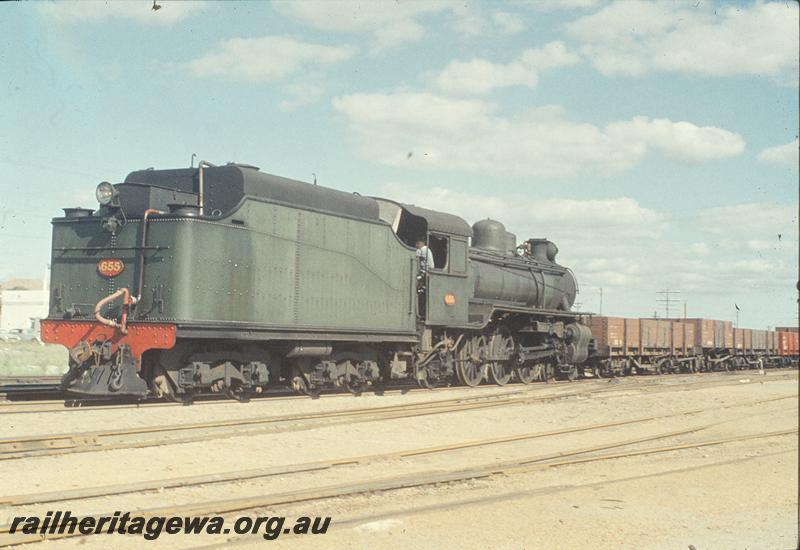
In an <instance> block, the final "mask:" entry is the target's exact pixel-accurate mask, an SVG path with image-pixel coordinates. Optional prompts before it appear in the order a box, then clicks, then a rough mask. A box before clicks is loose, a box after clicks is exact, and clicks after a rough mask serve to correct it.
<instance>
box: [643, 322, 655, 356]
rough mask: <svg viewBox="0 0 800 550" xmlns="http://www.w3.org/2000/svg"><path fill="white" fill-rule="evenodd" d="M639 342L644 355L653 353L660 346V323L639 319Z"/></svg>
mask: <svg viewBox="0 0 800 550" xmlns="http://www.w3.org/2000/svg"><path fill="white" fill-rule="evenodd" d="M639 342H640V343H641V347H642V350H641V352H642V355H646V354H648V353H652V352H653V350H655V349H656V348H657V347H658V346H657V345H656V344H657V342H658V321H657V320H656V319H639Z"/></svg>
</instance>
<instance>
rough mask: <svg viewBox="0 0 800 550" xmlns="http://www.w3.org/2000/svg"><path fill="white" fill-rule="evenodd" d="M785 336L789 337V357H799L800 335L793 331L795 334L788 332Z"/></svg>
mask: <svg viewBox="0 0 800 550" xmlns="http://www.w3.org/2000/svg"><path fill="white" fill-rule="evenodd" d="M787 334H788V335H789V342H790V347H789V355H791V356H793V357H797V356H798V355H800V333H798V332H797V331H795V332H788V333H787Z"/></svg>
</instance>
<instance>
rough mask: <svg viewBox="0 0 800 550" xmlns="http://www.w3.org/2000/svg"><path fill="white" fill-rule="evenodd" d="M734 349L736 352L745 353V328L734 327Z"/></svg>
mask: <svg viewBox="0 0 800 550" xmlns="http://www.w3.org/2000/svg"><path fill="white" fill-rule="evenodd" d="M733 349H734V350H735V351H736V353H744V329H741V328H735V329H733Z"/></svg>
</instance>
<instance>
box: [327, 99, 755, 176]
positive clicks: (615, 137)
mask: <svg viewBox="0 0 800 550" xmlns="http://www.w3.org/2000/svg"><path fill="white" fill-rule="evenodd" d="M333 103H334V107H335V108H336V110H337V111H339V112H340V113H342V114H343V115H344V116H345V117H346V118H347V121H348V122H349V126H350V130H351V132H352V133H353V135H354V137H355V138H356V140H357V144H358V146H359V148H360V151H361V153H362V154H363V155H364V156H365V157H367V158H369V159H371V160H373V161H375V162H379V163H382V164H388V165H395V166H398V165H402V166H408V167H427V168H436V169H449V170H458V171H468V172H476V173H487V174H492V175H512V176H523V177H543V178H557V177H569V176H574V175H577V174H592V175H603V174H605V175H608V174H613V173H618V172H621V171H624V170H627V169H629V168H631V167H632V166H634V165H635V164H637V163H638V162H640V161H641V160H642V159H643V158H644V157H645V156H646V155H647V153H648V151H650V150H652V151H656V152H659V153H661V154H663V155H665V156H668V157H670V158H673V159H675V160H679V161H692V162H696V161H700V160H711V159H718V158H723V157H726V156H733V155H736V154H738V153H739V152H740V151H741V149H742V148H743V146H744V145H743V144H744V142H743V141H742V138H741V137H740V136H738V135H737V134H734V133H732V132H729V131H727V130H723V129H720V128H713V127H698V126H696V125H694V124H691V123H688V122H672V121H670V120H667V119H657V120H650V119H648V118H646V117H636V118H634V119H632V120H629V121H621V122H615V123H612V124H610V125H608V126H607V127H606V128H600V127H597V126H594V125H592V124H587V123H581V122H574V121H571V120H569V119H568V118H567V117H566V116H565V115H564V113H563V111H562V110H561V109H560V108H558V107H552V106H551V107H544V108H539V109H531V110H528V111H525V112H521V113H515V114H513V115H511V116H508V117H504V116H501V115H499V114H497V107H496V106H495V105H494V104H492V103H489V102H486V101H481V100H474V99H452V98H445V97H442V96H438V95H434V94H429V93H411V92H398V93H394V94H353V95H347V96H342V97H338V98H336V99H334V102H333ZM409 152H411V153H412V154H411V156H409Z"/></svg>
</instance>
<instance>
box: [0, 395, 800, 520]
mask: <svg viewBox="0 0 800 550" xmlns="http://www.w3.org/2000/svg"><path fill="white" fill-rule="evenodd" d="M796 397H797V394H791V395H784V396H777V397H771V398H768V399H759V400H754V401H745V402H738V403H731V404H728V405H719V406H716V407H710V408H699V409H690V410H685V411H679V412H676V413H669V414H664V415H655V416H645V417H639V418H631V419H624V420H617V421H612V422H604V423H601V424H591V425H584V426H573V427H568V428H561V429H557V430H549V431H545V432H533V433H526V434H520V435H513V436H506V437H495V438H489V439H482V440H473V441H466V442H461V443H453V444H449V445H439V446H433V447H422V448H418V449H405V450H400V451H390V452H386V453H377V454H371V455H364V456H358V457H346V458H339V459H334V460H317V461H311V462H307V463H302V464H294V465H288V466H276V467H268V468H255V469H248V470H238V471H231V472H221V473H215V474H203V475H194V476H182V477H177V478H170V479H159V480H155V481H144V482H138V483H125V484H117V485H107V486H100V487H90V488H79V489H70V490H63V491H48V492H43V493H32V494H21V495H11V496H5V497H0V505H11V506H20V505H24V504H42V503H47V502H60V501H65V500H77V499H84V498H96V497H101V496H111V495H122V494H129V493H136V492H146V491H157V490H163V489H174V488H180V487H189V486H196V485H207V484H213V483H225V482H238V481H244V480H248V479H257V478H263V477H270V476H276V475H288V474H293V473H300V472H310V471H315V470H324V469H329V468H333V467H336V466H345V465H353V464H359V465H362V464H367V463H370V462H375V461H381V460H398V459H403V458H409V457H415V456H423V455H430V454H438V453H443V452H449V451H458V450H463V449H469V448H474V447H483V446H487V445H497V444H503V443H511V442H517V441H526V440H531V439H538V438H543V437H550V436H555V435H564V434H571V433H577V432H586V431H592V430H599V429H605V428H611V427H618V426H627V425H631V424H640V423H644V422H651V421H654V420H663V419H666V418H675V417H679V416H688V415H695V414H702V413H707V412H712V411H716V410H721V409H729V408H735V407H747V406H752V405H759V404H763V403H769V402H774V401H781V400H784V399H791V398H796ZM730 421H731V420H725V421H722V422H717V423H715V425H716V424H721V423H725V422H730Z"/></svg>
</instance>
